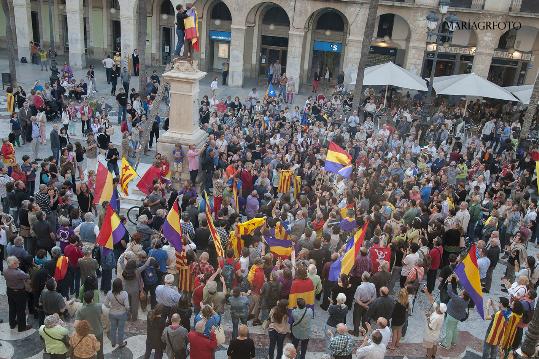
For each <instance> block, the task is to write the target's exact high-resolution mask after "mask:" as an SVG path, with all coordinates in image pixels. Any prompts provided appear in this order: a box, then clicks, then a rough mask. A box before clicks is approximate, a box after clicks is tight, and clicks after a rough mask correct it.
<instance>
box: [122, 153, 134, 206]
mask: <svg viewBox="0 0 539 359" xmlns="http://www.w3.org/2000/svg"><path fill="white" fill-rule="evenodd" d="M135 177H138V174H137V172H135V170H134V169H133V167H132V166H131V164H130V163H129V161H128V160H127V159H126V158H125V157H122V171H121V174H120V187H121V188H122V192H123V193H124V194H125V195H126V196H128V195H129V191H128V186H129V182H131V181H133V180H134V179H135Z"/></svg>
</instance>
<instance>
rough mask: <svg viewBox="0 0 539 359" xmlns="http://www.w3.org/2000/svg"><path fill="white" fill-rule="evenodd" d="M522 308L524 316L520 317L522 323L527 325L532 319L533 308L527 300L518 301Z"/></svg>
mask: <svg viewBox="0 0 539 359" xmlns="http://www.w3.org/2000/svg"><path fill="white" fill-rule="evenodd" d="M520 303H522V307H524V314H523V315H522V323H524V324H529V323H530V322H531V321H532V319H533V312H534V310H535V308H534V307H533V305H531V304H530V302H528V301H527V300H522V301H520Z"/></svg>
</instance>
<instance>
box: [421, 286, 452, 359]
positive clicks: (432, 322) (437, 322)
mask: <svg viewBox="0 0 539 359" xmlns="http://www.w3.org/2000/svg"><path fill="white" fill-rule="evenodd" d="M423 293H425V295H426V296H427V299H428V300H429V303H430V304H431V305H432V313H431V314H430V315H428V313H427V316H426V317H427V321H426V323H425V331H424V335H423V347H424V348H425V349H426V350H427V355H426V357H427V358H433V359H434V358H435V357H436V350H437V349H438V338H439V337H440V332H441V331H442V325H443V323H444V315H445V312H446V311H447V305H446V304H445V303H436V302H435V301H434V298H433V297H432V294H431V292H429V290H428V289H427V288H426V287H425V288H423Z"/></svg>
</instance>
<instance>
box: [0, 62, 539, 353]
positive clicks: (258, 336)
mask: <svg viewBox="0 0 539 359" xmlns="http://www.w3.org/2000/svg"><path fill="white" fill-rule="evenodd" d="M96 68H97V71H96V77H97V89H98V90H99V91H98V94H97V95H98V96H101V95H105V96H106V98H107V101H109V102H110V103H111V104H114V101H113V99H112V97H111V96H110V87H109V85H107V84H106V81H105V73H104V70H103V69H102V68H101V67H100V66H96ZM7 71H8V64H7V60H6V59H5V58H2V57H0V72H7ZM17 71H18V78H19V83H21V84H22V85H23V87H25V88H29V87H30V86H31V85H32V84H33V83H34V82H35V81H36V80H39V81H41V82H44V81H46V80H47V78H48V76H49V74H48V73H46V72H41V71H40V70H39V67H38V66H35V65H30V64H19V65H18V66H17ZM85 73H86V70H82V71H75V78H81V77H82V76H83V75H84V74H85ZM137 81H138V78H135V77H134V78H132V85H135V86H134V87H136V82H137ZM209 81H210V76H207V77H206V78H205V79H204V80H203V83H202V85H201V94H205V93H209ZM262 90H264V89H262V88H261V91H262ZM247 92H248V88H243V89H232V88H225V89H221V90H219V92H218V96H219V97H220V96H224V95H225V94H226V95H231V96H236V95H237V96H240V98H241V99H244V98H245V97H246V94H247ZM306 95H308V93H307V94H303V95H300V96H298V97H297V103H298V104H299V103H303V101H304V99H305V96H306ZM114 107H115V106H114ZM114 112H115V111H114ZM7 116H8V114H7V113H6V108H5V96H4V93H3V91H2V92H0V137H3V136H7V134H8V133H9V131H10V126H9V122H8V120H7ZM113 116H114V113H113ZM113 122H114V123H115V121H113ZM51 128H52V124H47V133H48V132H50V129H51ZM119 134H120V131H119V128H116V131H115V134H114V136H113V142H114V143H115V144H119V143H120V135H119ZM154 148H155V147H154ZM16 150H17V158H18V159H19V160H20V158H21V157H22V155H23V154H30V152H31V149H30V145H25V146H22V147H20V148H17V149H16ZM40 153H42V154H43V156H42V158H43V157H45V156H49V155H50V147H49V146H48V145H43V146H41V149H40ZM152 157H153V153H151V152H150V154H149V155H148V156H145V157H144V158H143V159H142V161H143V162H146V163H149V162H150V161H151V158H152ZM531 251H532V252H535V251H536V250H535V248H533V249H532V250H531ZM533 254H535V253H533ZM504 269H505V268H504V266H503V265H502V264H499V265H498V266H497V268H496V271H495V272H494V283H493V288H492V291H491V293H490V294H486V295H485V301H486V299H488V298H492V299H494V300H497V298H498V297H499V296H500V295H502V294H503V293H502V292H501V291H500V287H499V284H500V281H499V278H501V276H502V273H503V270H504ZM5 292H6V286H5V281H4V279H3V277H0V319H1V320H3V321H4V323H2V324H0V343H1V344H2V346H1V347H0V359H3V358H14V359H23V358H36V359H37V358H42V357H43V353H42V343H41V341H40V339H39V336H38V334H37V332H36V331H35V330H34V329H32V330H29V331H27V332H24V333H18V332H17V331H13V330H10V328H9V326H8V324H7V323H6V322H7V315H8V310H7V299H6V295H5ZM426 309H427V303H426V298H425V297H424V295H420V296H419V297H418V300H417V301H416V303H415V308H414V311H413V314H412V315H411V317H410V320H409V327H408V333H407V334H406V336H405V337H404V338H403V340H402V344H401V346H400V348H398V349H397V350H395V351H392V352H390V351H388V353H387V358H403V357H407V358H410V359H411V358H423V357H424V349H423V348H422V346H421V342H422V338H423V328H424V323H425V317H424V312H425V310H426ZM139 318H140V319H139V320H138V321H136V322H131V323H128V325H127V328H126V332H127V336H128V339H127V342H128V345H127V347H126V348H124V349H114V350H113V348H112V347H111V345H110V341H109V340H108V339H107V338H106V339H105V353H106V356H105V357H106V358H142V357H143V355H144V347H145V335H144V333H145V332H146V319H145V318H146V313H143V312H141V313H140V315H139ZM326 319H327V314H326V312H324V311H323V310H321V309H320V307H319V305H318V303H317V304H316V309H315V319H314V323H313V335H312V339H311V341H310V343H309V353H308V356H307V357H308V358H312V359H317V358H321V357H323V354H324V352H325V348H326V341H325V339H324V334H323V328H324V323H325V321H326ZM29 323H31V324H32V325H33V326H34V328H36V327H37V324H36V323H35V322H34V320H33V318H29ZM348 323H349V324H351V323H352V314H351V313H349V315H348ZM487 326H488V322H487V321H484V320H482V319H481V318H480V317H479V316H478V314H477V312H476V311H475V310H474V311H471V312H470V317H469V319H468V320H467V321H466V322H465V323H460V325H459V327H460V338H459V340H458V345H457V346H456V347H453V348H452V349H451V350H450V351H446V350H444V349H441V348H440V350H439V356H440V357H442V358H479V357H480V356H479V355H478V353H481V348H482V342H483V338H484V335H485V331H486V328H487ZM224 327H225V330H226V332H227V335H230V331H231V320H230V316H229V315H228V314H225V319H224ZM250 331H251V336H252V337H253V338H254V339H255V342H256V344H257V358H265V357H266V356H267V347H268V337H267V334H266V333H264V332H263V330H262V328H261V327H260V326H258V327H251V326H250ZM227 342H228V341H227ZM216 358H218V359H221V358H226V348H225V347H221V348H219V350H218V352H217V353H216Z"/></svg>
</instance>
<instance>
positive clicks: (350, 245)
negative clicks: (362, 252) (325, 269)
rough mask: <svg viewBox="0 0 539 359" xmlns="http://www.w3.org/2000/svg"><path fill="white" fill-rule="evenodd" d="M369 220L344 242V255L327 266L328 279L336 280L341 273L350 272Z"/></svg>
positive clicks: (363, 239)
mask: <svg viewBox="0 0 539 359" xmlns="http://www.w3.org/2000/svg"><path fill="white" fill-rule="evenodd" d="M368 225H369V222H368V221H367V222H365V224H364V225H363V227H361V228H360V229H359V230H358V231H357V232H356V233H355V234H354V237H352V238H350V239H349V240H348V242H347V243H346V247H345V252H344V255H342V256H341V257H340V258H339V259H337V260H336V261H335V262H333V263H332V264H331V267H330V268H329V280H330V281H337V280H338V279H339V277H340V275H341V274H346V275H348V274H350V271H351V270H352V267H353V266H354V261H355V260H356V257H357V256H358V254H359V249H360V248H361V246H362V245H363V242H364V241H365V234H366V233H367V227H368Z"/></svg>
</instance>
